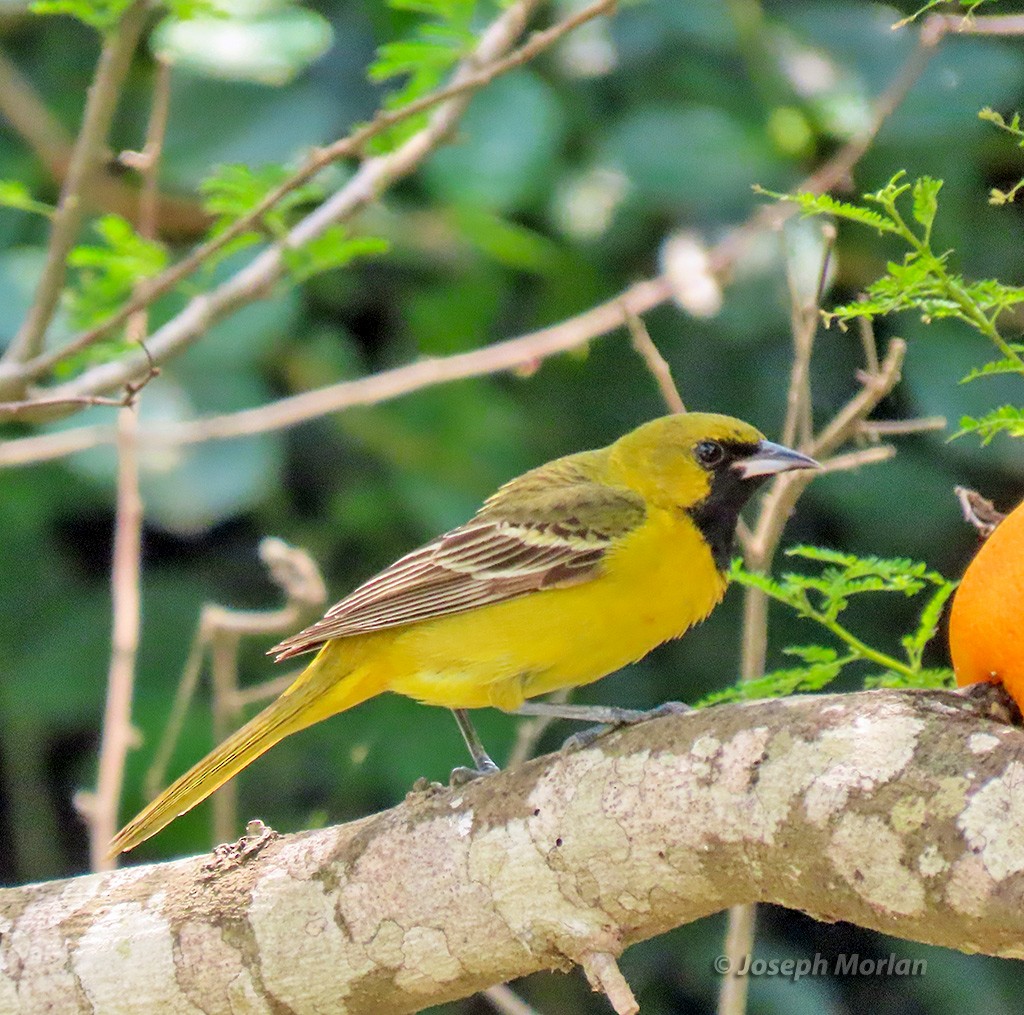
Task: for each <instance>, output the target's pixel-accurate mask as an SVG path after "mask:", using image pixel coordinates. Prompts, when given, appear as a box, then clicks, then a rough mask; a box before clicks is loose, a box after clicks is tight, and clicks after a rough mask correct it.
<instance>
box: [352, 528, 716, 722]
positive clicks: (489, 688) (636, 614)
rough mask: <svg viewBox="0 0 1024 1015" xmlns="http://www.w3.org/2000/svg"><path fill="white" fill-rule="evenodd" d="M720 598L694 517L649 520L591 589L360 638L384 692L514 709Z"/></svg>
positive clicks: (630, 656)
mask: <svg viewBox="0 0 1024 1015" xmlns="http://www.w3.org/2000/svg"><path fill="white" fill-rule="evenodd" d="M724 591H725V578H724V576H723V575H722V574H721V572H719V570H718V569H717V568H716V566H715V564H714V561H713V560H712V557H711V552H710V550H709V548H708V546H707V543H705V541H704V540H703V538H702V537H701V534H700V532H699V531H698V529H697V528H696V526H695V525H694V524H693V522H692V521H691V520H690V518H689V517H688V516H687V515H686V514H685V513H684V512H682V511H680V510H658V509H653V510H651V511H650V513H649V515H648V518H647V519H646V521H645V522H644V524H643V525H641V526H639V527H638V528H637V530H636V531H635V532H633V533H632V534H630V535H629V536H627V537H626V538H624V539H623V540H622V542H621V543H620V544H619V545H618V546H616V547H615V548H614V549H613V550H611V551H610V552H609V554H608V557H607V558H606V560H605V562H604V564H603V568H602V571H601V573H600V574H599V575H598V576H597V577H595V578H592V579H591V580H589V581H586V582H582V583H581V584H579V585H573V586H569V587H566V588H556V589H549V590H546V591H543V592H534V593H531V594H529V595H526V596H521V597H519V598H517V599H512V600H509V601H507V602H503V603H497V604H494V605H492V606H486V607H482V608H480V609H476V610H473V611H471V612H466V613H459V614H451V615H448V616H444V617H439V618H437V619H434V620H429V621H425V622H423V623H420V624H415V625H410V626H409V627H405V628H396V629H394V630H391V631H382V632H380V633H379V634H377V635H371V636H367V637H368V638H372V639H373V641H374V642H375V644H376V647H377V648H378V649H379V650H380V651H377V652H374V653H373V659H374V662H373V665H374V667H377V666H380V667H381V670H380V671H379V672H378V674H377V678H378V679H379V680H380V681H381V683H383V684H386V685H387V688H388V689H389V690H393V691H397V692H398V693H400V694H405V695H408V696H410V697H412V698H416V699H418V700H420V701H423V702H426V703H428V704H433V705H444V706H447V707H449V708H480V707H484V706H488V705H494V706H497V707H499V708H505V709H509V710H511V709H515V708H518V706H519V705H521V704H522V702H523V700H524V698H530V697H533V696H535V695H539V694H545V693H547V692H549V691H553V690H556V689H558V688H561V687H571V686H575V685H577V684H586V683H590V682H591V681H593V680H597V679H599V678H600V677H603V676H605V675H606V674H608V673H611V672H613V671H615V670H617V669H619V668H621V667H622V666H625V665H626V664H627V663H630V662H634V661H635V660H637V659H640V658H641V657H642V656H644V655H646V654H647V653H648V652H649V651H650V650H651V649H652V648H654V647H655V646H656V645H660V644H661V643H662V642H664V641H668V640H669V639H671V638H677V637H679V635H681V634H682V633H683V632H684V631H686V629H687V628H689V627H690V626H691V625H693V624H695V623H697V622H698V621H700V620H703V619H704V618H705V617H706V616H707V615H708V613H710V612H711V610H712V609H713V608H714V606H715V604H716V603H718V601H719V600H720V599H721V598H722V595H723V593H724ZM352 640H362V639H341V640H339V642H337V643H336V644H337V648H338V651H339V653H344V652H345V647H346V646H345V643H346V642H350V641H352Z"/></svg>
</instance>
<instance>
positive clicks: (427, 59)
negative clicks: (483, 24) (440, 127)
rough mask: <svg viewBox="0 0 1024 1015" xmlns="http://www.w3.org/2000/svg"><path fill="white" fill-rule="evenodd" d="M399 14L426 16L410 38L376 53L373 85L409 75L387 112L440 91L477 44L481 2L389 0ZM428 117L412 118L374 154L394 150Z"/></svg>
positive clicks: (379, 140) (377, 143)
mask: <svg viewBox="0 0 1024 1015" xmlns="http://www.w3.org/2000/svg"><path fill="white" fill-rule="evenodd" d="M388 6H390V7H393V8H395V9H396V10H406V11H411V12H413V13H415V14H420V15H423V17H424V19H425V20H424V21H421V22H419V23H417V24H416V26H415V28H414V29H413V32H412V34H411V35H409V36H408V37H406V38H403V39H395V40H392V41H390V42H386V43H384V44H383V45H382V46H380V47H379V48H378V50H377V55H376V59H375V60H374V61H373V63H371V64H370V67H369V68H368V70H367V76H368V77H369V79H370V80H371V81H390V80H393V79H394V78H398V77H405V78H406V80H405V82H404V84H403V85H402V86H401V87H400V88H399V89H398V90H397V91H395V92H392V93H391V94H390V95H389V96H388V97H387V98H386V99H385V103H384V104H385V106H386V108H388V109H400V108H401V107H402V106H407V105H408V104H409V103H410V102H414V101H415V100H416V99H418V98H420V97H421V96H423V95H426V94H427V93H428V92H430V91H432V90H433V89H434V88H436V87H438V85H440V84H441V82H442V80H443V79H444V77H445V75H446V74H447V73H448V71H449V70H451V68H453V67H454V66H455V64H456V63H457V62H458V61H459V60H460V59H462V58H463V57H464V56H465V55H466V54H468V53H469V52H470V51H471V50H472V48H473V46H474V44H475V42H476V37H475V35H474V34H473V30H472V28H473V16H474V14H475V12H476V0H388ZM428 115H429V114H428V113H421V114H420V115H418V116H414V117H410V118H409V119H408V120H404V121H403V122H402V123H400V124H398V125H397V126H395V127H392V128H391V129H390V130H388V131H385V132H384V133H383V134H380V135H378V136H377V137H375V138H374V139H373V141H372V142H371V143H370V146H369V147H370V150H371V151H373V152H375V153H379V152H384V151H389V150H391V149H392V148H394V147H396V146H397V145H399V144H401V143H402V142H403V141H404V140H406V138H408V137H410V136H412V134H414V133H415V132H416V131H418V130H419V129H420V128H421V127H422V126H423V125H424V123H425V122H426V119H427V116H428Z"/></svg>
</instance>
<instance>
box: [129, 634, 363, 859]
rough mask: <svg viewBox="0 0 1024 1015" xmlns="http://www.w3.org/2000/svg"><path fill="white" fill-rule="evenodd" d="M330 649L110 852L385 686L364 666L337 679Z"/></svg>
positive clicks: (140, 817)
mask: <svg viewBox="0 0 1024 1015" xmlns="http://www.w3.org/2000/svg"><path fill="white" fill-rule="evenodd" d="M329 649H330V646H328V647H327V648H325V649H324V650H322V651H321V652H320V654H319V655H317V657H316V658H315V659H314V660H313V662H312V663H310V665H309V666H308V667H307V668H306V669H305V670H304V671H303V672H302V674H301V675H300V676H299V677H298V678H297V679H296V680H295V682H294V683H293V684H292V685H291V686H290V687H289V688H288V689H287V690H286V691H285V692H284V693H283V694H282V695H281V696H280V697H279V698H277V699H276V700H275V701H273V702H271V704H269V705H268V706H267V707H266V708H265V709H264V710H263V711H262V712H260V713H259V714H258V715H256V716H254V717H253V718H252V719H250V720H249V721H248V722H247V723H246V724H245V725H244V726H243V727H242V728H241V729H239V730H238V731H237V732H236V733H233V734H232V735H231V736H230V737H228V738H227V740H225V741H224V742H223V743H222V744H220V745H219V746H218V747H216V748H214V750H212V751H211V752H210V753H209V754H208V755H207V756H206V757H205V758H203V759H202V761H200V762H197V763H196V764H195V765H193V766H192V768H190V769H189V770H188V771H187V772H186V773H185V774H184V775H182V776H180V777H179V778H178V779H176V780H175V781H174V782H173V783H171V785H170V786H168V787H167V789H165V790H164V791H163V792H162V793H161V794H160V795H159V796H158V797H157V798H156V799H155V800H154V801H153V802H152V803H150V804H149V805H148V806H147V807H145V808H144V809H143V810H142V811H140V812H139V813H138V814H137V815H136V816H135V817H134V818H132V820H131V821H129V822H128V824H127V825H125V826H124V828H122V829H121V831H120V832H118V833H117V835H115V836H114V838H113V839H112V840H111V843H110V850H109V855H110V856H116V855H117V854H118V853H122V852H125V851H126V850H129V849H132V848H133V847H135V846H137V845H138V844H139V843H140V842H143V841H145V840H146V839H148V838H149V837H150V836H151V835H155V834H156V833H157V832H159V831H160V829H161V828H163V827H164V826H165V825H168V824H170V823H171V822H172V821H173V820H174V819H175V818H176V817H179V816H180V815H182V814H185V813H186V812H187V811H190V810H192V808H193V807H195V806H196V804H199V803H202V801H203V800H205V799H206V798H207V797H208V796H209V795H210V794H211V793H213V791H214V790H216V789H219V788H220V787H221V786H223V785H224V783H226V782H227V781H228V780H229V779H230V778H232V777H233V776H235V775H237V774H238V773H239V772H240V771H241V770H242V769H243V768H245V766H246V765H248V764H249V763H250V762H252V761H255V760H256V758H258V757H259V756H260V755H261V754H262V753H263V752H264V751H267V750H269V749H270V748H271V747H273V746H274V744H276V743H278V742H279V741H280V740H283V739H284V738H285V737H286V736H288V735H289V734H291V733H297V732H298V731H299V730H302V729H305V728H306V727H307V726H311V725H312V724H313V723H315V722H319V721H320V720H321V719H326V718H327V717H328V716H331V715H334V714H336V713H337V712H343V711H344V710H345V709H348V708H352V707H353V706H355V705H358V704H359V703H360V702H363V701H366V699H367V698H372V697H373V696H374V695H375V694H378V693H380V691H381V690H382V688H381V687H380V686H379V685H378V683H377V682H376V681H374V680H372V679H369V674H367V672H366V671H365V670H364V669H362V668H358V669H356V670H354V671H353V672H350V673H349V674H347V675H341V676H340V677H339V674H338V673H337V668H338V662H339V661H338V659H337V658H336V656H335V654H334V653H332V652H330V651H329Z"/></svg>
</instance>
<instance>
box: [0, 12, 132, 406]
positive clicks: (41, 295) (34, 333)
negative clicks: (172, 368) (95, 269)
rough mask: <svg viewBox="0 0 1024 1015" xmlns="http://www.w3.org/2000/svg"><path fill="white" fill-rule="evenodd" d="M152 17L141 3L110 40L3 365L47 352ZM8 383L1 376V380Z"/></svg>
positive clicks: (0, 360) (106, 41)
mask: <svg viewBox="0 0 1024 1015" xmlns="http://www.w3.org/2000/svg"><path fill="white" fill-rule="evenodd" d="M146 14H147V4H146V2H145V0H136V2H135V3H134V4H132V6H131V7H129V8H128V9H127V10H126V11H125V12H124V14H123V15H122V16H121V20H120V21H119V22H118V24H117V26H116V27H115V28H114V29H112V30H111V31H110V32H109V33H108V34H107V35H106V36H105V38H104V42H103V48H102V49H101V51H100V57H99V62H98V63H97V65H96V74H95V76H94V78H93V82H92V85H91V86H90V88H89V93H88V96H87V98H86V102H85V113H84V115H83V118H82V129H81V131H80V132H79V135H78V138H77V140H76V141H75V148H74V151H73V153H72V156H71V164H70V165H69V166H68V174H67V176H66V178H65V180H64V187H63V189H62V191H61V197H60V202H59V204H58V205H57V210H56V212H55V213H54V216H53V224H52V227H51V230H50V242H49V245H48V247H47V250H46V261H45V263H44V265H43V271H42V275H41V276H40V279H39V283H38V285H37V287H36V295H35V299H34V301H33V303H32V306H31V307H30V309H29V312H28V314H27V316H26V317H25V320H24V322H23V324H22V326H21V328H20V329H19V330H18V333H17V335H15V337H14V339H13V341H12V342H11V344H10V345H9V346H8V347H7V350H6V351H5V352H4V354H3V357H2V358H0V364H3V365H8V364H10V363H22V362H24V361H25V360H28V359H30V358H31V357H33V356H38V355H39V353H40V351H41V350H42V347H43V341H44V339H45V337H46V330H47V328H48V327H49V325H50V321H51V319H52V318H53V314H54V312H55V311H56V309H57V301H58V299H59V298H60V293H61V290H62V288H63V287H64V278H65V275H66V273H67V256H68V252H69V251H70V250H71V247H72V246H73V244H74V242H75V240H76V239H77V237H78V231H79V228H80V227H81V224H82V217H83V214H84V206H83V194H84V192H85V191H86V190H87V188H88V186H89V183H90V181H91V179H92V176H93V174H94V173H95V171H96V169H97V167H98V166H99V164H100V161H101V160H102V158H103V150H104V146H105V145H106V141H107V135H108V133H109V131H110V124H111V121H112V120H113V118H114V113H115V111H116V109H117V102H118V98H119V97H120V94H121V87H122V85H123V83H124V79H125V76H126V75H127V73H128V68H129V66H130V64H131V60H132V55H133V54H134V52H135V47H136V46H137V44H138V41H139V36H140V35H141V34H142V28H143V25H144V23H145V19H146ZM6 379H7V378H6V377H5V376H4V375H3V374H0V380H3V381H6ZM125 379H126V380H130V379H131V378H125ZM89 393H90V394H99V392H89Z"/></svg>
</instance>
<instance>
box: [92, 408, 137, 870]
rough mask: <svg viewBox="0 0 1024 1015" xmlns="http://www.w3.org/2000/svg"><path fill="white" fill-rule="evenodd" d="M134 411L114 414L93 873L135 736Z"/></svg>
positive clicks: (103, 855)
mask: <svg viewBox="0 0 1024 1015" xmlns="http://www.w3.org/2000/svg"><path fill="white" fill-rule="evenodd" d="M137 424H138V409H137V407H136V406H128V407H126V408H124V409H122V410H121V411H120V413H119V414H118V435H119V439H118V447H117V463H118V465H117V505H116V514H115V516H114V517H115V527H114V563H113V569H112V586H113V614H114V629H113V636H112V651H111V656H110V671H109V674H108V678H107V701H106V708H105V711H104V714H103V733H102V738H101V741H100V763H99V779H98V781H97V788H96V793H95V795H94V796H92V797H91V798H88V801H87V806H86V807H85V816H86V819H87V821H88V826H89V858H90V863H91V866H92V869H93V870H94V871H102V870H112V869H113V868H114V867H115V866H116V865H117V857H114V856H111V855H110V853H109V851H108V848H107V843H109V842H110V839H111V836H113V834H114V833H115V832H116V831H117V812H118V806H119V803H120V800H121V786H122V783H123V781H124V763H125V759H126V758H127V756H128V750H129V748H130V747H131V745H132V743H133V741H134V740H135V739H136V736H137V735H136V734H135V732H134V730H133V729H132V725H131V707H132V689H133V685H134V683H135V656H136V654H137V652H138V648H139V626H140V620H139V605H140V592H139V576H140V570H141V567H142V498H141V497H140V496H139V458H138V433H137Z"/></svg>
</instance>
